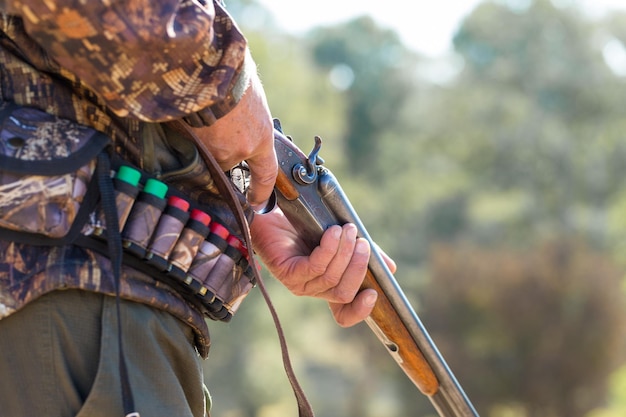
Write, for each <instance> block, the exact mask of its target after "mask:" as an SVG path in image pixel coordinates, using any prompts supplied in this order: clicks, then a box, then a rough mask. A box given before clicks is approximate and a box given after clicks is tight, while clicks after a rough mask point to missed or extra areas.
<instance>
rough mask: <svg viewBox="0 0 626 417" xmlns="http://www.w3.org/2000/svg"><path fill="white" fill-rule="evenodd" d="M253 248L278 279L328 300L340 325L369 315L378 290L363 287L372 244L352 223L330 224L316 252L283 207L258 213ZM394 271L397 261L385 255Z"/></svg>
mask: <svg viewBox="0 0 626 417" xmlns="http://www.w3.org/2000/svg"><path fill="white" fill-rule="evenodd" d="M251 232H252V240H253V244H254V250H255V251H256V253H257V254H258V255H259V256H260V257H261V259H262V260H263V263H264V264H265V265H266V267H267V268H268V269H269V271H270V272H271V273H272V275H274V276H275V277H276V278H277V279H278V280H280V281H281V282H282V283H283V284H284V285H285V286H286V287H287V288H288V289H289V290H290V291H291V292H293V293H294V294H296V295H306V296H311V297H317V298H321V299H324V300H326V301H328V303H329V305H330V309H331V311H332V313H333V316H334V318H335V320H336V321H337V323H338V324H339V325H340V326H343V327H349V326H352V325H354V324H356V323H359V322H360V321H362V320H364V319H365V318H367V316H368V315H369V314H370V313H371V311H372V309H373V308H374V304H375V302H376V298H377V296H378V294H377V293H376V291H374V290H372V289H366V290H363V291H359V287H360V286H361V284H362V282H363V279H364V277H365V274H366V271H367V263H368V260H369V255H370V246H369V243H368V242H367V240H365V239H362V238H357V236H356V234H357V230H356V227H355V226H354V225H352V224H347V225H344V226H343V227H340V226H332V227H330V228H329V229H328V230H326V232H325V233H324V234H323V236H322V239H321V242H320V244H319V246H318V247H316V248H315V249H314V250H313V251H312V252H311V251H310V250H309V249H308V248H307V247H306V246H305V245H304V243H303V242H302V240H301V239H300V238H299V237H298V234H297V233H296V231H295V230H294V228H293V226H292V225H291V223H289V221H288V220H287V218H286V217H285V216H284V215H283V213H282V212H281V211H280V210H279V209H275V210H274V211H272V212H270V213H268V214H263V215H257V216H255V218H254V221H253V222H252V225H251ZM385 260H386V261H387V263H388V264H389V266H390V268H392V269H393V270H395V265H394V264H393V261H391V259H389V258H387V257H386V258H385Z"/></svg>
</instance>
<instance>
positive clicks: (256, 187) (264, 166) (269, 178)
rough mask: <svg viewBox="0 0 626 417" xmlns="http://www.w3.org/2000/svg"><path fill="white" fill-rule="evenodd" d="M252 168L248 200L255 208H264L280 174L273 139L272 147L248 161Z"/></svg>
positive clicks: (249, 166)
mask: <svg viewBox="0 0 626 417" xmlns="http://www.w3.org/2000/svg"><path fill="white" fill-rule="evenodd" d="M246 162H247V163H248V168H250V186H249V187H248V201H249V202H250V204H251V205H252V207H253V208H255V209H263V208H264V207H265V204H266V203H267V201H268V200H269V198H270V196H271V195H272V192H273V191H274V185H275V184H276V177H277V175H278V161H277V160H276V151H275V150H274V146H273V141H272V146H271V148H270V149H269V150H268V151H267V152H266V153H264V154H263V155H261V156H257V157H254V158H251V159H248V160H247V161H246Z"/></svg>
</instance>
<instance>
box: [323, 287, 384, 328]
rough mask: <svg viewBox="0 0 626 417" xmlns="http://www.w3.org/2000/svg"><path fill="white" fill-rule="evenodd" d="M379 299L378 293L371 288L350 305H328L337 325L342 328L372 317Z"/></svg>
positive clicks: (362, 292) (361, 293)
mask: <svg viewBox="0 0 626 417" xmlns="http://www.w3.org/2000/svg"><path fill="white" fill-rule="evenodd" d="M377 298H378V293H377V292H376V291H375V290H373V289H371V288H370V289H366V290H363V291H361V292H359V293H358V294H357V295H356V297H354V300H353V301H352V302H351V303H350V304H338V303H328V305H329V306H330V311H331V312H332V313H333V317H334V318H335V321H336V322H337V324H339V325H340V326H341V327H350V326H354V325H355V324H357V323H360V322H361V321H363V320H365V319H366V318H367V316H369V315H370V313H371V312H372V310H373V309H374V305H375V304H376V300H377Z"/></svg>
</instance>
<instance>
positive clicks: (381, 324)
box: [274, 120, 478, 417]
mask: <svg viewBox="0 0 626 417" xmlns="http://www.w3.org/2000/svg"><path fill="white" fill-rule="evenodd" d="M321 144H322V140H321V139H320V138H319V137H315V146H314V148H313V150H312V151H311V153H310V154H309V155H308V156H307V155H305V154H304V153H303V152H302V151H301V150H300V149H299V148H298V147H297V146H296V145H295V144H294V142H293V141H292V140H291V138H290V137H287V136H285V135H284V134H283V133H282V128H281V126H280V122H279V121H278V120H275V121H274V147H275V150H276V154H277V157H278V164H279V170H278V179H277V181H276V186H275V190H276V198H277V204H278V206H279V207H280V209H281V210H282V211H283V212H284V214H285V216H286V217H287V219H288V220H289V221H290V222H291V223H292V224H293V225H294V227H295V228H296V230H298V231H299V232H300V234H301V237H302V238H303V240H304V241H305V242H306V243H307V245H308V246H309V247H310V248H311V249H313V248H314V247H316V246H317V245H318V244H319V241H320V238H321V236H322V233H323V232H324V230H326V229H327V228H328V227H329V226H332V225H335V224H340V225H342V224H346V223H353V224H354V225H356V227H357V229H358V235H359V236H360V237H363V238H365V239H367V240H368V241H369V242H370V245H371V247H372V249H373V250H372V254H371V256H370V261H369V266H368V272H367V275H366V277H365V280H364V281H363V284H362V287H361V288H362V289H363V288H373V289H375V290H376V291H377V292H378V300H377V302H376V305H375V307H374V310H373V311H372V313H371V314H370V316H369V317H368V318H367V319H366V322H367V324H368V326H369V327H370V328H371V329H372V331H373V332H374V333H375V335H376V336H377V337H378V339H379V340H380V341H381V342H382V344H383V345H384V346H385V348H386V349H387V351H388V352H389V353H390V354H391V356H392V357H393V358H394V359H395V360H396V362H397V363H398V365H399V366H400V368H401V369H402V370H403V371H404V373H405V374H406V375H407V376H408V377H409V379H410V380H411V381H412V382H413V383H414V384H415V385H416V386H417V388H418V389H419V390H420V391H421V392H422V393H423V394H424V395H426V396H427V397H428V398H429V399H430V401H431V403H432V405H433V406H434V408H435V409H436V411H437V412H438V413H439V415H440V416H441V417H478V414H477V413H476V411H475V410H474V407H473V405H472V404H471V402H470V401H469V399H468V398H467V396H466V395H465V393H464V392H463V389H462V388H461V386H460V385H459V383H458V382H457V380H456V378H455V377H454V375H453V374H452V372H451V371H450V369H449V368H448V365H447V364H446V362H445V361H444V359H443V357H442V356H441V354H440V353H439V351H438V349H437V347H436V346H435V344H434V343H433V341H432V340H431V338H430V336H429V334H428V333H427V331H426V329H425V328H424V326H423V325H422V323H421V321H420V319H419V318H418V317H417V315H416V314H415V312H414V310H413V308H412V307H411V305H410V304H409V302H408V301H407V299H406V297H405V295H404V293H403V292H402V289H401V288H400V287H399V286H398V283H397V282H396V280H395V278H394V276H393V274H392V273H391V271H390V270H389V268H388V267H387V265H386V264H385V262H384V261H383V259H382V257H381V256H380V254H379V253H378V252H377V251H376V250H375V249H374V248H375V247H376V246H375V245H374V242H373V241H372V239H371V238H370V236H369V234H368V233H367V230H365V227H364V226H363V224H362V222H361V221H360V219H359V218H358V216H357V214H356V212H355V211H354V209H353V208H352V205H351V204H350V201H348V198H347V197H346V195H345V194H344V192H343V191H342V189H341V187H340V185H339V183H338V181H337V179H336V178H335V177H334V175H333V174H332V173H331V172H330V171H329V170H328V169H327V168H326V167H324V166H323V164H324V161H323V160H322V159H321V158H320V157H319V156H318V154H319V151H320V148H321Z"/></svg>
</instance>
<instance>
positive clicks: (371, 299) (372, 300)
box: [364, 293, 378, 307]
mask: <svg viewBox="0 0 626 417" xmlns="http://www.w3.org/2000/svg"><path fill="white" fill-rule="evenodd" d="M376 300H378V293H372V294H368V295H367V296H366V297H365V300H364V301H365V305H366V306H368V307H373V306H374V305H375V304H376Z"/></svg>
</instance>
